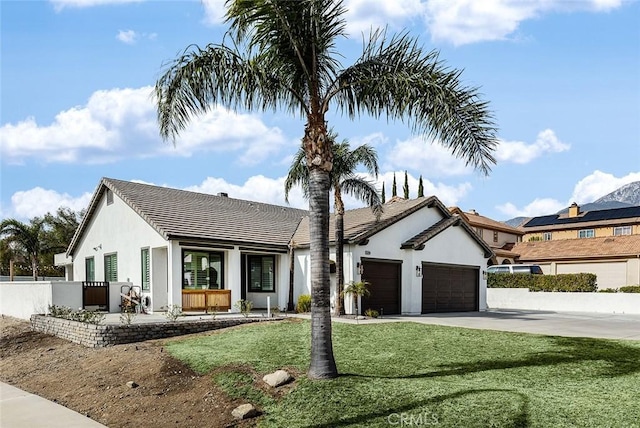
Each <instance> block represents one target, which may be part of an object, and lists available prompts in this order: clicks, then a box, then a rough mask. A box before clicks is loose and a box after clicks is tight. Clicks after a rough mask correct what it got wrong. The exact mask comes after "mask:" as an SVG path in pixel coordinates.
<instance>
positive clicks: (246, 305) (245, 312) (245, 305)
mask: <svg viewBox="0 0 640 428" xmlns="http://www.w3.org/2000/svg"><path fill="white" fill-rule="evenodd" d="M233 307H234V308H236V309H237V310H239V311H240V313H241V314H242V316H243V317H245V318H247V317H248V316H249V314H250V313H251V309H252V308H253V302H252V301H251V300H244V299H240V300H238V301H237V302H236V303H234V304H233Z"/></svg>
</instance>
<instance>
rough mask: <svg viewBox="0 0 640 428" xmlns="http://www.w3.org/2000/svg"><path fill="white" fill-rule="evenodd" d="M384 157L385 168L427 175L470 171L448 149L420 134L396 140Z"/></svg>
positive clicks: (437, 175)
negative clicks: (409, 170)
mask: <svg viewBox="0 0 640 428" xmlns="http://www.w3.org/2000/svg"><path fill="white" fill-rule="evenodd" d="M384 159H385V162H386V164H385V165H384V168H385V169H400V168H402V169H412V170H414V171H420V172H422V173H423V174H424V175H425V176H429V177H440V176H453V175H462V174H468V173H470V172H471V171H472V169H471V168H468V167H466V166H465V165H464V161H462V160H460V159H457V158H456V157H454V156H453V155H452V154H451V152H450V150H448V149H447V148H445V147H443V146H442V145H440V144H438V143H437V142H430V141H427V140H426V139H425V138H424V137H421V136H417V137H413V138H410V139H409V140H405V141H397V142H396V143H395V145H394V146H393V147H392V148H391V149H390V150H389V152H388V153H387V154H386V156H385V157H384Z"/></svg>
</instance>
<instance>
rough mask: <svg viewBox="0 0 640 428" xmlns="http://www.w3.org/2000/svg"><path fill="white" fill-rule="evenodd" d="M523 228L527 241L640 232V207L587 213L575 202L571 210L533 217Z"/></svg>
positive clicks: (524, 238) (584, 237) (585, 237)
mask: <svg viewBox="0 0 640 428" xmlns="http://www.w3.org/2000/svg"><path fill="white" fill-rule="evenodd" d="M520 229H521V230H522V231H523V232H524V236H523V237H522V241H524V242H526V241H531V240H538V241H557V240H561V239H587V238H601V237H606V236H626V235H638V234H640V206H634V207H625V208H614V209H608V210H598V211H586V212H583V211H581V210H580V206H578V204H576V203H575V202H574V203H573V204H572V205H571V207H569V211H568V212H567V213H564V214H552V215H545V216H541V217H533V218H531V219H529V220H528V221H527V222H526V223H524V224H523V225H522V226H520Z"/></svg>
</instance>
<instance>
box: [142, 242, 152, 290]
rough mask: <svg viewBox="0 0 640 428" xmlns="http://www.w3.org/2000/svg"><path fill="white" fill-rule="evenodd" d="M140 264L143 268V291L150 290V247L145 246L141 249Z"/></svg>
mask: <svg viewBox="0 0 640 428" xmlns="http://www.w3.org/2000/svg"><path fill="white" fill-rule="evenodd" d="M140 265H141V268H142V279H141V283H142V290H143V291H149V289H150V281H149V278H150V275H149V267H150V266H149V249H148V248H143V249H142V251H140Z"/></svg>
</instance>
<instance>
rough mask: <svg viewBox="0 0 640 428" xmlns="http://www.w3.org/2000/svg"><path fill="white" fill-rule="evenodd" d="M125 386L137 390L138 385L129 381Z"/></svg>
mask: <svg viewBox="0 0 640 428" xmlns="http://www.w3.org/2000/svg"><path fill="white" fill-rule="evenodd" d="M127 386H128V387H129V388H131V389H133V388H137V387H138V386H139V385H138V384H137V383H135V382H134V381H132V380H130V381H129V382H127Z"/></svg>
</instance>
